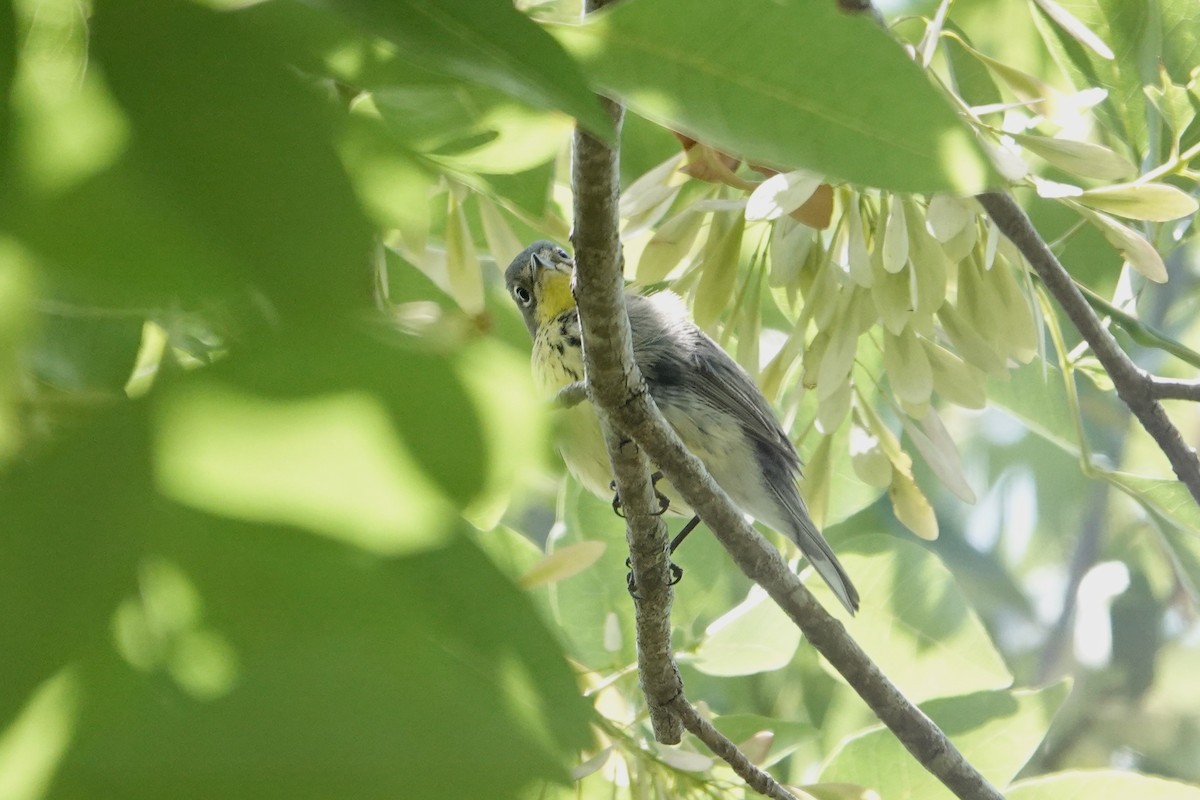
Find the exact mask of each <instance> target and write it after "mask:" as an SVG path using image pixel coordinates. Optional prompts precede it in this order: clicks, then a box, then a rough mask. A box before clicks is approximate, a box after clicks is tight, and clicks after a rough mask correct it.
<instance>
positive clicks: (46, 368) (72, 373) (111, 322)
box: [29, 304, 144, 396]
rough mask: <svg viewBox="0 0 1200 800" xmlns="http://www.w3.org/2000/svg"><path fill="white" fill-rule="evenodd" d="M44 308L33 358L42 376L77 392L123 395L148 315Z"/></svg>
mask: <svg viewBox="0 0 1200 800" xmlns="http://www.w3.org/2000/svg"><path fill="white" fill-rule="evenodd" d="M52 307H54V308H56V309H57V313H56V312H54V311H52V312H50V313H44V314H43V315H42V317H41V322H40V324H39V325H38V339H37V341H36V343H35V344H34V346H33V347H32V348H31V349H30V352H29V358H30V361H31V362H32V366H33V369H34V373H35V374H36V375H37V376H38V378H39V380H42V381H45V382H46V383H49V384H50V385H52V386H54V387H56V388H59V389H64V390H67V391H73V392H88V391H93V392H95V391H100V392H107V393H110V394H114V395H116V396H122V394H123V391H124V388H125V383H126V382H127V381H128V380H129V377H130V375H131V374H132V372H133V366H134V363H135V362H136V360H137V356H138V349H139V347H140V346H141V343H142V326H143V324H144V323H143V320H142V318H141V317H140V316H137V315H134V314H121V313H114V314H108V313H105V310H104V309H95V308H88V307H86V306H73V305H69V304H63V305H61V306H58V305H56V304H52Z"/></svg>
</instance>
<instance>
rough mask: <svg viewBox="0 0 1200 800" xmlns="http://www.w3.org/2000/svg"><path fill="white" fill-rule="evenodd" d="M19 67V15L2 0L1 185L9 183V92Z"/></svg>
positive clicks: (10, 1)
mask: <svg viewBox="0 0 1200 800" xmlns="http://www.w3.org/2000/svg"><path fill="white" fill-rule="evenodd" d="M16 67H17V15H16V13H15V12H14V11H13V4H12V0H0V185H2V184H7V183H8V158H9V152H8V141H9V132H10V130H11V126H12V121H11V114H12V112H11V110H10V108H9V93H10V91H11V90H12V84H13V73H14V72H15V71H16Z"/></svg>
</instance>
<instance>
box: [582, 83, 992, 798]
mask: <svg viewBox="0 0 1200 800" xmlns="http://www.w3.org/2000/svg"><path fill="white" fill-rule="evenodd" d="M609 108H610V110H611V111H612V113H613V117H614V119H617V120H619V118H620V112H619V109H618V107H616V106H615V104H611V105H610V106H609ZM572 185H573V190H574V192H575V231H574V234H573V244H574V246H575V257H576V264H577V267H576V270H575V286H574V290H575V299H576V303H577V305H578V307H579V319H580V322H581V324H582V326H583V337H584V360H585V368H586V371H587V380H588V394H589V396H590V398H591V400H592V402H593V404H594V405H595V406H596V408H597V410H598V411H599V412H600V413H601V415H602V416H603V417H604V418H605V419H606V420H607V422H608V423H609V424H610V425H611V427H612V428H613V429H615V430H618V431H620V432H621V433H622V434H624V435H625V436H628V437H631V438H632V440H633V441H635V442H636V443H637V445H638V447H636V448H630V447H622V446H619V444H618V446H615V447H614V446H612V445H613V444H614V441H613V439H612V438H611V437H610V439H609V443H610V451H609V455H610V458H611V460H612V463H613V469H614V473H615V474H616V478H617V485H618V489H619V491H620V493H621V497H622V499H623V501H624V502H625V506H626V513H627V514H628V516H629V522H630V524H629V529H628V530H629V536H630V542H631V554H630V555H631V559H632V565H633V572H634V577H635V579H636V581H637V584H638V590H639V593H640V594H641V595H642V600H641V601H640V602H638V604H637V609H638V640H639V642H638V643H639V652H638V660H639V670H641V669H643V668H644V669H646V670H648V672H642V673H641V677H642V682H643V688H644V689H645V691H646V694H647V697H648V700H649V704H650V708H651V712H652V715H653V714H654V713H655V712H656V710H664V709H669V710H670V711H671V713H672V715H673V717H674V720H675V721H676V722H677V721H678V720H679V719H680V717H682V718H683V720H684V721H685V722H688V723H690V724H689V729H691V728H692V727H693V726H695V730H701V726H696V725H695V720H696V715H695V714H694V713H689V712H688V711H687V709H688V708H690V706H689V705H687V701H686V700H685V699H684V697H683V695H682V685H681V684H675V683H672V682H670V681H667V682H665V683H659V678H661V677H663V676H672V677H673V678H674V679H675V680H677V679H678V674H677V672H673V670H674V664H673V663H671V662H670V644H669V640H668V639H665V637H664V638H652V639H651V640H650V645H649V649H648V650H645V651H643V649H642V645H643V635H644V634H646V635H651V636H654V635H656V634H655V632H656V631H657V632H664V631H665V633H668V634H669V631H670V622H669V608H670V605H669V597H670V590H669V587H661V588H663V594H662V596H661V598H660V595H659V591H660V584H659V583H657V582H660V581H666V580H669V578H668V577H667V564H666V552H665V534H663V533H662V527H661V526H660V525H659V524H657V518H655V519H654V520H653V523H654V524H647V525H643V524H642V523H643V522H646V520H645V519H644V516H645V515H646V514H647V513H648V512H649V510H650V509H652V508H653V507H654V506H653V504H652V503H653V497H652V487H651V486H650V483H649V476H648V472H647V470H646V466H645V460H644V458H643V457H642V456H641V453H642V452H643V451H644V452H645V454H646V455H648V456H649V457H650V460H651V461H653V463H654V464H655V465H657V467H658V468H659V469H661V470H662V471H663V473H664V474H665V475H666V477H667V478H668V479H669V480H670V481H671V484H672V485H673V486H674V487H675V488H676V489H677V490H678V491H679V492H680V493H681V494H682V495H683V498H684V500H686V501H687V503H688V505H690V506H691V507H692V508H693V509H695V510H696V511H697V512H698V513H699V514H700V517H701V518H702V519H703V520H704V521H705V522H706V523H707V524H708V527H709V528H710V529H711V530H712V531H713V532H714V533H715V534H716V536H717V538H718V539H719V540H720V542H721V544H722V545H724V546H725V548H726V550H728V551H729V553H730V555H731V556H732V557H733V559H734V561H735V562H736V563H737V565H738V566H739V567H740V568H741V569H742V571H743V572H744V573H746V575H747V576H749V577H750V578H751V579H753V580H754V581H756V582H757V583H758V584H759V585H760V586H762V587H763V588H764V589H765V590H766V591H767V593H768V594H770V596H771V597H772V598H773V599H774V600H775V602H777V603H778V604H779V605H780V606H781V607H782V608H783V609H784V611H785V612H786V613H787V614H788V616H789V617H790V618H791V619H792V620H793V621H794V622H795V623H796V624H797V625H798V626H799V627H800V629H801V630H802V631H803V632H804V635H805V636H806V637H807V638H808V640H809V641H810V642H812V644H813V646H814V647H816V648H817V650H818V651H819V652H820V653H821V654H822V655H824V656H825V658H826V659H827V660H828V661H829V662H830V663H831V664H832V665H833V666H834V668H835V669H837V670H838V671H839V672H840V673H841V674H842V675H843V676H844V677H845V678H846V680H847V682H848V683H849V684H850V685H851V686H852V687H853V688H854V690H855V691H857V692H858V693H859V695H860V696H861V697H862V698H863V699H864V700H865V701H866V702H867V705H868V706H870V707H871V709H872V711H874V712H875V714H876V715H877V716H878V717H879V718H880V719H881V720H883V722H884V723H885V724H886V725H887V726H888V727H889V728H891V729H892V731H893V732H894V733H895V734H896V736H897V738H898V739H899V740H900V741H901V742H902V743H903V744H904V745H905V747H907V748H908V749H909V751H910V752H912V754H913V755H914V756H915V757H916V758H917V759H918V760H919V761H920V762H921V763H922V764H923V765H924V766H925V768H926V769H928V770H929V771H930V772H931V773H933V774H934V775H936V776H937V777H938V778H939V779H940V780H941V781H942V782H943V783H945V784H946V786H947V787H949V788H950V790H951V791H953V792H954V793H955V794H956V795H957V796H958V797H960V798H963V800H968V799H970V800H976V799H977V798H979V799H983V798H986V800H999V798H1000V797H1001V796H1000V794H999V792H997V791H996V789H995V788H993V787H992V786H991V785H990V784H989V783H988V782H987V780H986V779H985V778H984V777H983V776H982V775H981V774H980V773H979V772H978V771H977V770H976V769H975V768H974V767H972V766H971V765H970V763H968V762H967V760H966V759H965V758H964V757H963V755H962V754H961V753H959V752H958V750H957V749H955V747H954V745H953V744H951V743H950V741H949V740H948V739H947V738H946V735H945V734H944V733H942V731H941V730H939V729H938V727H937V726H936V725H934V724H933V722H932V721H931V720H930V719H929V718H928V717H926V716H925V714H924V713H923V712H922V711H921V710H920V709H918V708H917V707H916V706H915V705H913V704H912V703H911V702H910V701H909V700H908V699H907V698H905V697H904V695H902V694H901V693H900V690H899V689H897V688H896V686H895V685H894V684H892V683H891V682H890V681H889V680H888V679H887V678H886V677H885V676H884V675H883V673H882V672H881V671H880V670H879V668H878V667H877V666H876V665H875V664H874V663H873V662H872V661H871V660H870V658H868V657H867V655H866V653H864V652H863V651H862V649H861V648H859V646H858V645H857V644H856V643H855V642H854V640H853V639H852V638H851V637H850V636H849V634H847V633H846V630H845V628H844V627H842V625H841V623H840V622H838V621H837V620H835V619H834V618H833V617H832V616H830V615H829V613H828V612H827V611H825V610H824V609H823V608H822V607H821V605H820V604H819V603H818V602H817V601H816V599H815V598H814V597H813V596H812V594H811V593H809V591H808V590H807V589H805V588H804V586H803V584H801V583H800V579H799V578H798V577H797V576H796V574H795V573H794V572H792V571H791V569H789V568H788V566H787V563H786V562H785V561H784V560H783V557H782V556H781V555H780V554H779V552H778V551H777V550H776V549H775V548H774V547H772V546H771V545H770V544H769V543H768V542H767V541H766V540H765V539H764V538H763V537H762V536H761V535H759V534H758V533H757V532H756V531H755V530H754V529H753V528H751V527H750V526H749V525H748V524H747V523H746V520H745V518H744V517H743V516H742V514H741V512H740V511H738V509H737V508H736V507H735V506H734V505H733V503H732V502H731V501H730V500H729V498H728V496H726V494H725V492H724V491H722V489H721V488H720V487H719V486H718V485H717V484H716V482H715V481H714V480H713V479H712V477H711V476H710V475H709V474H708V472H707V471H706V470H705V468H704V465H703V464H702V463H701V462H700V460H699V459H698V458H696V457H695V456H694V455H692V454H691V453H690V452H688V451H687V449H686V448H685V447H684V446H683V443H682V442H680V441H679V438H678V437H677V436H676V435H675V432H674V431H673V430H672V429H671V428H670V426H669V425H668V424H667V421H666V420H665V419H664V418H663V416H662V414H661V412H659V410H658V407H657V406H656V405H655V404H654V400H653V398H651V397H650V394H649V392H648V391H647V388H646V384H645V381H644V380H643V379H642V376H641V373H640V371H639V370H638V368H637V364H636V363H635V362H634V360H633V349H632V344H631V337H630V332H629V318H628V316H627V313H626V311H625V296H624V289H623V285H622V270H621V256H620V242H619V237H618V228H617V191H618V189H617V176H616V154H615V152H613V151H612V150H610V149H609V148H608V147H607V146H606V145H604V144H603V143H602V142H599V141H598V140H596V139H594V138H592V137H591V136H589V135H587V134H586V133H583V132H579V133H577V134H576V140H575V160H574V164H573V171H572ZM573 394H574V395H576V396H577V395H578V393H577V392H575V393H573ZM564 399H568V400H569V399H570V398H564ZM660 535H663V536H664V538H662V539H659V538H658V537H659V536H660ZM643 545H645V546H646V547H647V550H648V552H647V553H645V554H644V553H643V551H642V546H643ZM646 555H648V556H649V557H650V563H646V561H645V556H646ZM659 559H661V561H660V560H659ZM650 581H654V582H655V583H653V584H652V583H650ZM664 661H665V662H667V663H666V664H664ZM668 664H669V665H668ZM672 687H674V690H675V691H674V695H672V694H671V691H672ZM664 703H665V706H663V705H660V704H664ZM693 711H694V710H693ZM653 721H654V722H655V725H656V735H659V733H660V730H659V728H658V726H659V725H665V724H668V723H669V722H670V721H669V720H668V721H665V722H664V720H662V719H654V720H653ZM697 735H700V734H697ZM705 741H708V740H705ZM710 746H712V747H713V748H714V752H716V753H717V754H718V755H721V756H722V757H726V759H727V760H729V763H730V764H731V765H733V766H735V768H736V767H737V766H738V765H739V764H742V760H739V759H737V758H736V757H735V756H733V754H732V753H730V752H729V750H728V748H727V747H726V746H725V745H722V744H720V743H713V742H710ZM733 752H736V748H733ZM743 759H744V756H743ZM746 764H748V762H746ZM739 774H742V776H743V778H745V779H746V780H747V782H748V783H750V785H752V786H754V787H755V788H756V789H759V790H760V791H762V789H761V788H759V787H760V784H759V782H760V781H761V780H762V776H766V780H769V781H770V783H769V784H768V783H762V784H761V785H762V786H763V787H766V789H767V791H766V792H765V793H766V794H768V795H769V796H772V797H787V794H786V790H784V789H783V788H782V787H781V786H779V784H777V783H775V781H774V780H773V779H770V776H768V775H766V773H763V772H762V771H761V770H757V771H756V772H755V773H748V772H747V773H744V774H743V773H739Z"/></svg>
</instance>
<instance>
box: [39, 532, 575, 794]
mask: <svg viewBox="0 0 1200 800" xmlns="http://www.w3.org/2000/svg"><path fill="white" fill-rule="evenodd" d="M159 520H160V522H166V521H168V520H169V521H170V523H171V526H172V527H171V533H170V534H169V535H165V536H162V537H155V539H156V541H155V542H154V544H153V547H154V550H155V552H156V554H157V555H158V556H159V557H160V558H164V559H167V560H168V561H169V562H170V563H171V564H173V565H174V568H175V569H176V570H177V573H178V575H179V576H181V579H182V580H184V581H186V584H187V585H189V586H190V587H191V591H192V592H193V593H194V595H195V597H196V598H197V600H198V602H199V604H200V607H199V620H198V624H199V625H200V626H202V628H203V629H204V630H207V631H211V633H212V635H214V636H218V637H220V640H221V641H223V642H225V643H226V647H227V648H228V651H229V653H230V654H231V656H232V658H233V659H234V665H235V669H236V674H235V677H234V679H233V680H232V681H231V682H230V683H229V685H228V686H227V687H226V690H225V692H224V693H223V694H222V695H220V696H219V697H216V698H213V699H201V698H197V697H195V696H194V695H193V694H192V693H190V692H189V691H187V685H186V684H184V683H183V682H182V681H180V680H179V676H178V675H177V674H176V673H175V672H174V671H172V670H171V669H170V668H169V667H167V668H163V667H160V668H154V667H152V666H142V667H141V668H134V667H133V666H132V665H130V664H129V663H127V662H125V661H124V660H122V659H120V658H118V657H117V656H116V654H113V653H112V652H111V651H109V652H108V653H105V652H97V653H96V654H95V655H94V656H93V657H91V658H89V659H87V660H86V661H85V662H83V663H82V664H81V667H82V669H81V674H82V683H83V686H84V687H85V692H86V696H87V713H86V715H84V716H83V717H82V718H81V721H80V724H79V726H78V730H77V731H76V734H75V739H74V742H73V745H72V748H71V750H70V751H69V753H68V755H67V757H66V758H65V760H64V762H63V764H62V765H61V767H60V771H59V775H58V777H57V779H56V781H55V784H54V787H55V793H56V794H61V795H64V796H72V795H78V796H82V795H85V794H87V793H88V791H89V789H88V787H93V786H95V785H98V784H102V785H105V786H108V787H110V789H111V790H112V791H114V792H116V793H117V794H120V795H121V796H123V797H131V798H139V797H145V798H150V797H162V796H163V795H164V794H171V793H172V792H173V791H176V790H177V789H178V786H179V781H180V776H181V775H188V776H191V777H190V778H189V786H190V788H191V789H192V790H193V791H195V792H196V793H197V794H201V795H204V796H221V797H239V796H240V797H251V796H253V797H265V798H272V797H279V798H283V797H291V798H310V797H311V798H316V797H329V796H343V797H345V796H355V797H380V798H382V797H396V796H420V797H434V796H438V795H439V794H441V793H444V792H445V791H447V789H448V788H449V789H450V790H451V791H452V792H453V793H455V794H458V795H461V796H464V797H483V796H490V797H502V798H507V797H515V796H516V794H517V791H518V790H519V789H520V788H521V787H523V786H524V785H526V784H527V783H529V782H530V781H532V780H535V779H537V780H557V781H564V780H565V779H566V774H565V770H564V767H563V764H565V763H567V762H568V761H569V760H571V759H573V758H574V757H575V751H576V750H577V749H580V748H582V747H585V746H587V745H588V744H589V742H590V736H589V734H588V731H587V724H586V723H587V720H588V718H589V711H588V707H587V704H586V703H585V702H584V701H582V699H581V698H580V697H579V694H578V691H577V689H576V687H575V682H574V678H573V676H572V674H571V671H570V670H569V669H568V668H567V665H566V663H565V662H564V661H563V660H562V658H561V656H560V655H559V654H558V648H557V646H556V644H555V642H554V639H553V637H552V636H551V635H550V633H549V632H548V631H547V630H546V629H545V628H544V627H543V626H542V625H541V624H540V623H538V622H537V618H536V615H535V614H534V612H533V609H532V607H531V606H530V604H529V602H528V600H527V599H525V598H524V597H523V596H522V595H521V594H520V593H519V592H518V591H516V590H515V589H514V588H513V587H512V586H511V584H509V583H508V582H507V581H506V580H504V579H503V578H501V577H500V576H499V575H498V574H497V573H496V572H495V570H494V568H492V567H491V565H490V564H489V563H488V562H487V560H486V559H484V558H483V557H482V556H481V555H480V554H479V553H478V551H476V550H475V549H474V548H473V547H472V546H470V545H468V544H466V543H465V542H462V541H460V542H459V543H457V544H455V545H452V546H450V547H448V548H446V549H442V550H436V551H430V552H426V553H423V554H420V555H417V556H413V557H410V558H403V559H369V558H364V556H363V553H362V551H360V550H357V549H354V548H348V547H345V546H342V545H339V544H337V543H334V542H330V541H326V540H321V539H317V538H314V537H305V536H301V535H297V533H296V532H295V531H292V530H281V529H272V528H268V527H260V526H245V525H237V524H234V523H230V522H226V523H220V522H216V521H214V520H211V519H206V518H204V517H201V516H195V515H186V514H168V515H165V516H160V517H159ZM143 524H144V523H143ZM459 581H467V582H468V583H469V585H470V586H472V587H473V590H474V591H473V592H456V591H453V590H448V587H453V586H455V585H460V584H458V582H459ZM136 588H137V587H136V586H135V585H134V584H131V585H130V586H129V592H130V594H131V598H132V599H133V600H134V602H137V596H136V595H134V594H133V593H134V592H135V591H136ZM475 592H479V593H482V594H481V595H478V594H475ZM479 596H486V597H487V598H488V602H487V603H486V604H483V607H480V604H479V603H478V602H477V598H478V597H479ZM143 602H144V601H143ZM147 610H148V611H152V610H154V608H153V607H148V608H147ZM160 610H161V609H160ZM514 623H518V624H514ZM167 647H168V649H171V648H172V647H173V643H172V642H171V641H170V640H168V642H167ZM194 666H200V665H194ZM468 717H469V718H470V719H471V725H470V726H468V728H469V730H464V729H462V727H461V720H462V719H464V718H468ZM451 741H452V742H454V747H451V748H447V747H446V742H451ZM249 751H253V752H254V754H255V755H254V758H253V759H251V760H247V759H246V757H245V754H246V753H247V752H249ZM464 757H469V759H470V761H471V764H472V765H473V768H472V769H461V763H462V759H463V758H464ZM297 764H303V765H304V769H301V770H297V769H295V766H296V765H297ZM455 764H458V765H459V767H460V768H458V769H456V768H455V767H454V766H453V765H455ZM448 776H450V777H448Z"/></svg>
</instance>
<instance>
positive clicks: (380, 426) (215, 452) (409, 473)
mask: <svg viewBox="0 0 1200 800" xmlns="http://www.w3.org/2000/svg"><path fill="white" fill-rule="evenodd" d="M157 421H158V425H157V428H158V430H157V437H156V439H157V440H156V447H155V451H156V452H155V468H156V477H157V479H158V484H159V487H160V489H161V490H162V491H163V492H164V493H165V494H166V495H168V496H169V497H171V498H172V499H174V500H176V501H179V502H181V503H184V504H187V505H190V506H192V507H194V508H198V509H201V510H203V511H208V512H210V513H213V514H217V515H222V516H232V517H235V518H238V519H243V520H249V521H254V522H258V521H261V522H266V523H277V524H288V525H293V526H295V527H297V528H302V529H306V530H310V531H313V532H316V533H321V534H325V535H329V536H333V537H335V538H338V539H341V540H343V541H347V542H350V543H352V544H356V545H358V546H360V547H364V548H368V549H373V550H377V551H379V552H381V553H392V554H397V553H408V552H413V551H420V550H425V549H428V548H430V547H434V546H440V545H443V544H444V543H445V541H444V539H445V532H446V530H447V522H448V520H449V519H451V518H452V516H453V512H452V509H451V508H450V507H449V504H448V503H445V502H444V501H441V499H440V498H439V497H438V493H437V491H436V489H435V488H434V486H433V485H432V484H431V483H430V482H429V479H428V478H427V477H426V475H425V474H423V473H422V471H421V470H420V468H419V467H418V466H417V464H416V462H415V461H414V460H413V458H412V456H411V455H410V454H409V453H408V452H406V451H405V448H404V447H402V446H401V445H400V443H399V442H398V441H397V439H396V436H395V433H394V431H393V430H392V427H391V424H390V421H389V419H388V416H387V412H386V411H385V410H384V409H383V407H382V405H381V404H380V403H379V401H378V398H374V397H371V396H368V395H365V394H362V393H351V392H349V391H347V392H344V393H340V394H336V395H318V396H314V397H308V398H302V399H288V400H278V399H265V398H261V397H257V396H255V395H251V394H248V393H245V392H238V391H235V390H233V389H231V388H230V387H228V386H222V385H220V384H217V383H215V382H211V381H206V380H203V379H200V380H197V381H191V382H189V384H188V385H187V386H181V387H177V388H176V389H175V390H174V391H172V392H170V393H168V394H167V396H166V397H165V398H163V399H162V400H161V401H160V408H159V409H158V415H157Z"/></svg>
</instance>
